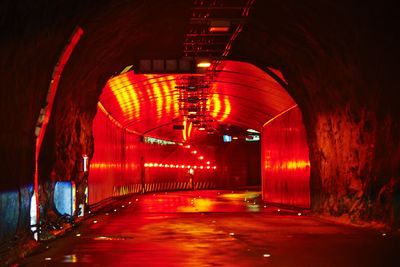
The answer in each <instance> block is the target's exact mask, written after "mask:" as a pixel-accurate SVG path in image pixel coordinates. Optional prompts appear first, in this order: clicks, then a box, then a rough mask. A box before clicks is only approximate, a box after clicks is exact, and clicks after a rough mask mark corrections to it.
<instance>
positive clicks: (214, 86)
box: [99, 61, 295, 140]
mask: <svg viewBox="0 0 400 267" xmlns="http://www.w3.org/2000/svg"><path fill="white" fill-rule="evenodd" d="M277 73H278V75H279V76H281V75H280V73H279V72H277ZM214 74H215V75H214V78H213V79H212V81H211V85H210V87H209V94H208V100H207V109H208V112H207V113H208V115H209V118H210V120H212V121H213V123H212V125H213V126H214V127H215V128H218V124H227V125H236V126H241V127H244V128H253V129H257V130H260V129H261V127H262V125H263V124H264V123H265V122H266V121H268V120H269V119H271V118H273V117H274V116H276V115H278V114H279V113H281V112H283V111H285V110H287V109H288V108H290V107H292V106H293V105H295V102H294V101H293V99H292V98H291V97H290V96H289V94H288V93H287V92H286V91H285V89H284V88H283V87H282V86H281V85H280V84H279V83H278V82H277V81H276V80H274V79H273V78H272V77H271V76H269V75H268V74H267V73H266V72H264V71H263V70H261V69H259V68H257V67H255V66H254V65H252V64H250V63H245V62H238V61H222V62H221V63H220V64H219V65H218V66H217V68H216V70H215V72H214ZM201 75H204V74H135V73H134V71H130V72H127V73H124V74H121V75H118V76H114V77H112V78H111V79H110V80H109V81H108V82H107V84H106V86H105V87H104V89H103V92H102V95H101V96H100V104H99V106H100V107H101V110H102V111H103V112H106V113H108V114H109V115H110V116H111V117H112V118H114V119H115V120H116V121H117V122H118V123H119V124H120V125H121V126H122V127H124V128H127V129H129V130H132V131H136V132H138V133H140V134H148V135H152V136H156V137H162V138H168V139H172V140H180V139H182V133H181V132H180V131H176V130H173V125H174V124H181V123H182V119H183V117H182V116H181V115H180V114H181V112H180V108H179V104H180V101H179V98H180V94H179V89H177V88H176V86H177V85H179V84H180V83H181V81H182V80H183V79H185V78H187V77H188V76H201ZM192 133H193V135H192V136H195V135H196V134H200V133H199V130H197V128H194V127H193V131H192Z"/></svg>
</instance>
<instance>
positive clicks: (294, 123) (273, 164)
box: [261, 107, 310, 208]
mask: <svg viewBox="0 0 400 267" xmlns="http://www.w3.org/2000/svg"><path fill="white" fill-rule="evenodd" d="M261 153H262V157H261V164H262V193H263V199H264V200H265V201H267V202H273V203H280V204H287V205H294V206H298V207H306V208H309V207H310V185H309V180H310V162H309V154H308V145H307V140H306V133H305V129H304V125H303V121H302V115H301V112H300V110H299V109H298V108H297V107H296V108H294V109H292V110H290V111H288V112H286V113H285V114H283V115H282V116H280V117H278V118H276V119H275V120H273V121H272V122H271V123H269V124H267V125H265V126H264V128H263V131H262V152H261Z"/></svg>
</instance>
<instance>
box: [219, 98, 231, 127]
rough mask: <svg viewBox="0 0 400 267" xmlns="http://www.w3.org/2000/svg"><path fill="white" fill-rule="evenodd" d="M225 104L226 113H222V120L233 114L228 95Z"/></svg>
mask: <svg viewBox="0 0 400 267" xmlns="http://www.w3.org/2000/svg"><path fill="white" fill-rule="evenodd" d="M224 106H225V111H224V113H222V117H221V119H220V121H224V120H226V119H227V118H228V116H229V115H230V114H231V102H230V101H229V98H228V97H227V96H225V97H224Z"/></svg>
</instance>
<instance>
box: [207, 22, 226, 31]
mask: <svg viewBox="0 0 400 267" xmlns="http://www.w3.org/2000/svg"><path fill="white" fill-rule="evenodd" d="M230 27H231V22H230V21H229V20H212V21H211V22H210V27H209V28H208V31H209V32H228V31H229V29H230Z"/></svg>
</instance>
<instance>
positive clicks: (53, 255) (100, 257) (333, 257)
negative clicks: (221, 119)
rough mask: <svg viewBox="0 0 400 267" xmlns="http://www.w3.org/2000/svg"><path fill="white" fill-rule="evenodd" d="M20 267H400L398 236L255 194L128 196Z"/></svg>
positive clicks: (399, 240) (228, 192) (192, 193)
mask: <svg viewBox="0 0 400 267" xmlns="http://www.w3.org/2000/svg"><path fill="white" fill-rule="evenodd" d="M19 265H20V266H68V265H74V266H249V267H250V266H251V267H253V266H307V267H309V266H400V239H399V237H398V236H393V235H391V234H386V235H385V234H384V235H382V232H379V231H375V230H366V229H360V228H355V227H352V226H344V225H339V224H334V223H329V222H325V221H322V220H319V219H316V218H314V217H311V216H308V215H305V214H303V213H302V214H298V211H296V212H294V211H287V210H278V208H274V207H267V206H264V205H262V204H259V192H251V191H235V192H232V191H185V192H169V193H157V194H148V195H139V196H133V197H131V198H128V199H125V200H123V201H121V202H119V203H118V206H116V207H114V208H113V209H111V210H108V211H103V212H101V213H98V214H97V215H95V216H92V217H90V218H89V219H87V220H86V221H84V222H83V223H82V224H81V225H80V226H79V227H78V228H75V229H73V230H72V231H70V232H69V233H67V234H66V235H65V236H64V237H61V238H60V239H57V240H55V241H51V242H49V243H47V244H45V245H44V246H43V248H42V249H41V251H40V252H37V253H35V255H32V256H30V257H28V258H26V259H25V260H24V261H22V262H21V263H20V264H19Z"/></svg>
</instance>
